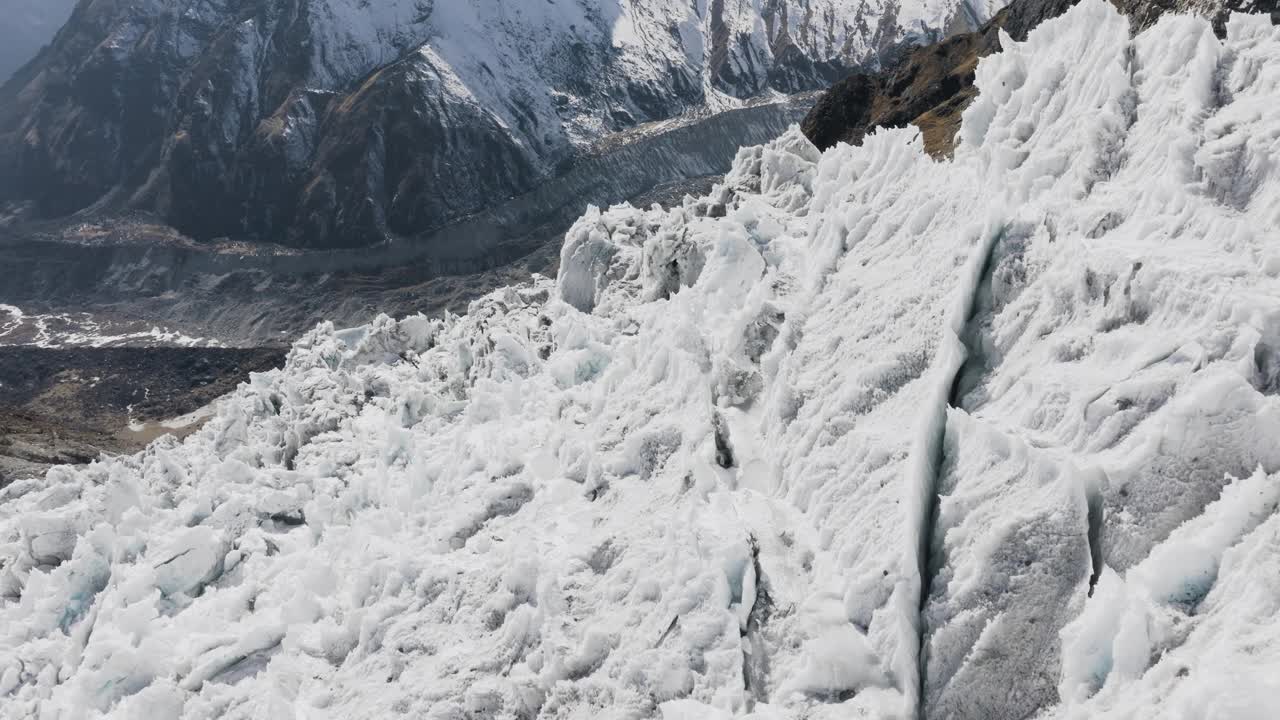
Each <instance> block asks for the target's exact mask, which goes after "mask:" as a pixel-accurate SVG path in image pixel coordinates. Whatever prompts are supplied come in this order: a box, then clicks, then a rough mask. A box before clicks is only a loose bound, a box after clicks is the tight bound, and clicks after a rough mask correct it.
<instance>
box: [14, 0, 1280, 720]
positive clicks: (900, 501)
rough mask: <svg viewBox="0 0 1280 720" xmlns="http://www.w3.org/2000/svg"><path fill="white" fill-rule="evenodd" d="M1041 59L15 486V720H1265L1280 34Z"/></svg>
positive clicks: (306, 345)
mask: <svg viewBox="0 0 1280 720" xmlns="http://www.w3.org/2000/svg"><path fill="white" fill-rule="evenodd" d="M1003 45H1004V46H1005V47H1006V48H1007V50H1006V51H1005V52H1003V53H1002V54H1000V55H996V56H992V57H989V58H987V59H984V60H983V61H982V63H981V65H980V66H979V69H978V80H977V82H978V86H979V88H980V90H981V95H980V96H979V98H978V100H977V101H976V102H975V103H974V104H973V105H972V106H971V107H970V108H969V109H968V111H967V112H966V114H965V116H964V123H963V129H962V131H961V132H962V137H961V142H960V145H959V148H958V150H957V152H956V156H955V159H954V160H953V161H947V162H938V161H935V160H933V159H931V158H930V157H928V156H927V155H926V154H925V153H924V151H923V148H922V143H921V139H920V136H919V134H918V132H917V131H916V130H914V129H903V130H893V131H882V132H879V133H877V134H874V135H872V136H871V137H869V138H868V139H867V141H866V143H865V145H864V146H862V147H858V148H853V147H848V146H839V147H837V148H835V149H832V150H830V151H828V152H827V153H825V154H819V153H818V152H817V151H816V150H815V149H814V148H813V147H812V146H811V145H810V144H809V143H808V141H806V140H805V139H804V138H803V137H802V136H801V135H800V134H799V133H798V132H797V131H791V132H788V133H787V134H786V135H784V136H783V137H782V138H780V139H778V140H777V141H775V142H773V143H771V144H769V145H766V146H763V147H755V148H749V149H744V150H742V151H741V152H740V153H739V154H738V158H737V160H736V162H735V165H734V169H733V171H732V172H731V173H730V174H729V175H728V176H727V177H726V179H725V182H724V184H723V185H722V186H720V187H719V188H717V190H716V191H715V192H713V193H712V194H711V195H710V196H708V197H705V198H700V199H689V200H687V201H686V202H685V203H684V205H683V206H682V207H679V208H675V209H672V210H670V211H663V210H661V209H657V208H654V209H638V208H632V207H629V206H618V207H613V208H610V209H609V210H607V211H603V212H600V211H592V212H590V213H588V214H587V216H585V217H584V218H582V219H581V220H580V221H579V222H578V223H577V225H575V227H574V228H573V229H572V230H571V231H570V232H569V233H568V235H567V237H566V243H565V247H564V251H563V261H562V268H561V272H560V276H559V277H558V278H557V279H556V280H554V281H552V280H549V279H535V280H534V281H533V282H532V283H530V284H528V285H526V286H522V287H514V288H509V289H506V290H503V291H499V292H496V293H494V294H492V295H490V296H488V297H486V298H485V299H483V300H480V301H478V302H476V303H475V304H474V305H473V306H472V308H471V311H470V312H469V313H468V314H467V315H466V316H463V317H449V318H446V319H444V320H430V319H427V318H424V317H410V318H406V319H403V320H399V321H394V320H391V319H389V318H385V317H384V318H381V319H379V320H378V321H376V322H374V323H373V324H371V325H369V326H367V327H362V328H357V329H354V330H343V331H337V330H335V329H334V328H332V327H330V326H322V327H320V328H317V329H316V330H315V331H314V332H312V333H310V334H309V335H308V336H306V337H305V338H304V339H303V340H302V341H300V342H299V343H298V344H297V345H296V347H295V348H294V350H293V352H292V354H291V355H290V357H289V360H288V362H287V365H286V367H284V368H283V369H281V370H278V371H274V372H271V373H266V374H262V375H256V376H255V377H254V378H253V380H252V382H250V383H248V384H246V385H245V386H242V387H241V389H239V390H238V391H237V392H235V393H234V394H232V395H230V396H228V397H226V398H224V399H223V400H221V401H220V402H219V404H218V407H217V414H216V416H215V417H214V418H213V419H212V420H211V421H210V422H209V424H207V425H206V426H205V427H204V428H203V429H202V430H201V431H199V432H197V433H196V434H194V435H192V436H190V437H189V438H187V439H186V440H185V441H183V442H181V443H179V442H177V441H175V440H172V439H164V440H161V441H159V442H157V443H156V444H154V445H153V446H152V447H151V448H149V449H148V450H147V451H146V452H144V453H142V454H140V455H138V456H136V457H128V458H118V459H109V460H105V461H102V462H99V463H97V464H94V465H92V466H90V467H88V468H84V469H55V470H53V471H52V472H50V473H49V475H48V476H47V477H45V478H42V479H33V480H29V481H23V482H18V483H15V484H13V485H11V486H9V487H8V488H6V489H4V490H3V491H0V492H3V495H2V503H0V619H2V621H0V714H3V715H4V716H6V717H27V716H33V717H34V716H39V717H69V718H70V717H92V716H96V715H98V714H111V715H114V716H118V717H188V718H213V717H225V718H250V717H255V718H256V717H277V716H278V717H306V718H360V717H367V718H386V717H400V716H404V717H429V718H528V717H549V718H550V717H559V718H571V717H572V718H643V717H662V718H667V719H668V720H675V719H677V718H680V719H685V718H688V719H694V718H698V719H701V718H716V717H725V716H731V715H751V716H754V717H757V718H799V717H806V718H850V717H866V718H911V717H930V718H1025V717H1032V716H1035V717H1040V718H1055V719H1056V718H1077V717H1079V718H1083V717H1088V718H1126V719H1128V718H1166V717H1196V718H1233V719H1235V718H1264V717H1271V713H1272V703H1273V700H1274V698H1275V697H1276V693H1277V691H1280V679H1278V678H1280V673H1278V671H1277V668H1280V617H1278V616H1277V613H1278V612H1280V514H1278V513H1277V511H1276V510H1277V502H1278V501H1280V442H1278V440H1280V174H1278V172H1277V167H1276V158H1277V157H1280V116H1277V115H1276V113H1275V112H1274V108H1275V106H1276V102H1277V100H1280V30H1278V29H1277V28H1275V27H1273V26H1272V25H1271V24H1270V22H1269V20H1267V19H1263V18H1256V17H1246V16H1237V17H1236V18H1235V19H1233V21H1232V22H1231V24H1230V26H1229V31H1228V36H1227V38H1226V40H1222V41H1220V40H1219V39H1217V38H1215V36H1214V35H1213V33H1212V31H1211V29H1210V27H1209V25H1208V24H1207V23H1206V22H1205V21H1203V20H1200V19H1195V18H1190V17H1167V18H1165V19H1163V20H1161V21H1160V22H1159V23H1158V24H1157V25H1156V26H1155V27H1153V28H1151V29H1150V30H1148V31H1146V32H1144V33H1142V34H1141V35H1138V36H1137V37H1131V36H1130V34H1129V27H1128V23H1127V21H1126V20H1125V19H1124V18H1122V17H1121V16H1119V15H1118V14H1116V12H1115V11H1114V10H1112V9H1111V7H1110V6H1109V5H1107V4H1105V3H1104V2H1102V1H1101V0H1086V2H1084V3H1083V4H1081V5H1080V6H1078V7H1076V8H1075V9H1074V10H1072V11H1071V12H1069V13H1068V14H1067V15H1065V16H1064V17H1062V18H1060V19H1058V20H1055V21H1051V22H1049V23H1046V24H1045V25H1043V26H1042V27H1041V28H1039V29H1037V30H1036V31H1034V32H1033V33H1031V35H1030V37H1029V38H1028V40H1027V42H1025V43H1013V42H1012V41H1010V40H1009V39H1008V38H1005V40H1004V43H1003Z"/></svg>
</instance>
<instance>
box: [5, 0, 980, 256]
mask: <svg viewBox="0 0 1280 720" xmlns="http://www.w3.org/2000/svg"><path fill="white" fill-rule="evenodd" d="M991 9H992V8H991V6H990V5H989V4H982V3H977V4H974V3H964V4H963V6H962V7H961V6H960V4H957V3H956V2H941V3H939V2H927V3H926V2H917V1H916V0H909V1H908V2H900V0H882V1H879V2H874V3H869V2H857V3H855V2H853V0H811V1H806V2H799V1H798V0H770V1H769V2H765V3H762V4H739V3H728V2H725V0H698V1H697V2H693V3H690V2H685V1H684V0H680V1H679V2H677V1H676V0H657V1H646V2H639V1H638V0H626V1H623V2H602V1H601V0H559V1H558V2H554V3H538V4H530V3H518V2H511V1H510V0H483V1H481V2H473V3H466V4H462V3H438V2H434V0H386V1H384V2H378V3H374V4H371V3H369V2H367V1H365V0H283V1H282V2H273V3H264V2H252V1H250V0H203V1H202V2H198V3H195V4H194V5H190V6H184V7H176V6H173V5H172V4H170V3H165V2H160V1H159V0H145V1H143V2H126V1H125V0H98V1H96V2H82V3H81V4H80V6H79V7H78V8H77V9H76V11H75V13H74V15H73V16H72V18H71V20H70V22H69V23H68V25H67V27H66V29H65V30H64V31H63V32H62V33H61V34H60V35H59V36H58V38H57V41H56V42H55V43H54V45H53V47H52V48H50V50H49V51H48V52H46V53H45V54H43V55H42V56H41V57H40V58H39V59H38V60H37V61H36V62H35V63H33V64H32V65H31V66H30V67H28V68H27V69H26V70H25V71H24V72H23V73H22V74H21V75H20V76H18V77H15V78H14V79H13V80H12V81H10V82H9V83H8V84H6V85H5V86H4V88H3V89H2V90H0V107H3V109H0V161H3V162H2V164H0V167H4V168H5V170H3V171H0V199H4V200H7V201H8V205H9V206H10V211H9V212H10V214H13V212H14V210H15V209H17V210H19V211H20V212H21V213H22V214H24V215H25V216H27V217H46V218H47V217H57V216H63V215H67V214H69V213H74V212H77V211H81V210H84V209H86V208H93V209H107V210H117V209H141V210H148V211H154V212H156V213H158V214H159V215H160V216H161V217H163V218H164V219H165V220H166V221H168V222H170V223H172V224H173V225H175V226H176V227H177V228H178V229H179V230H180V231H182V232H184V233H186V234H188V235H190V236H192V237H195V238H197V239H202V240H203V239H212V238H217V237H224V236H228V237H237V238H245V237H248V238H253V237H257V238H260V239H268V240H271V241H275V242H285V243H288V244H291V245H295V246H303V247H337V246H360V245H368V244H372V243H376V242H379V241H381V240H383V239H385V238H387V237H390V236H413V235H417V234H421V233H424V232H426V231H428V230H431V229H432V228H437V227H440V226H443V225H446V224H448V223H450V222H452V221H454V220H456V219H458V218H460V217H464V216H466V215H468V214H471V213H474V212H476V211H478V210H481V209H483V208H485V207H487V206H489V205H490V204H492V203H493V202H494V201H495V200H501V199H503V198H506V197H510V196H512V195H515V194H518V193H521V192H524V191H527V190H529V189H530V188H532V187H533V186H534V185H535V184H536V183H538V182H539V181H540V180H543V179H545V178H548V177H553V176H555V175H558V174H559V173H560V172H562V171H563V170H564V169H566V168H567V167H568V166H570V165H572V163H573V162H575V160H576V159H577V158H579V157H580V156H581V154H582V152H583V150H584V149H585V148H587V147H589V146H590V144H591V143H592V142H593V141H595V140H596V139H598V138H599V137H601V136H603V135H606V134H608V133H610V132H614V131H617V130H621V129H625V128H628V127H631V126H634V125H636V124H639V123H642V122H646V121H652V120H660V119H665V118H669V117H673V116H676V115H680V114H683V113H688V112H698V111H701V110H710V111H715V110H722V109H725V108H729V107H734V106H736V105H740V104H741V103H742V102H743V101H744V100H746V99H749V98H753V97H756V96H760V95H767V94H770V93H774V92H786V93H791V92H796V91H800V90H807V89H815V88H819V87H824V86H826V85H827V84H829V83H830V82H832V81H833V80H835V79H836V78H838V77H840V76H841V75H842V74H844V73H845V72H847V70H848V68H850V67H855V66H863V65H866V66H871V67H874V66H877V65H878V63H879V58H880V57H881V56H882V54H884V53H885V52H887V51H889V50H891V49H892V48H895V47H898V46H900V45H902V44H904V43H906V44H909V43H914V42H920V41H923V40H927V39H929V38H930V37H932V36H933V35H936V34H939V33H942V32H944V31H945V30H946V29H947V28H950V27H953V26H955V25H956V23H957V22H960V23H961V24H963V23H965V22H969V20H966V19H965V18H979V19H985V15H986V14H988V13H989V12H990V11H991Z"/></svg>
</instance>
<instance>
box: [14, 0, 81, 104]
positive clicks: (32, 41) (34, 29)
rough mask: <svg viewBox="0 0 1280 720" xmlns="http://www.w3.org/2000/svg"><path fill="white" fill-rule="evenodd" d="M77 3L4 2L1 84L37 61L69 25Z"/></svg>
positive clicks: (71, 0)
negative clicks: (61, 28)
mask: <svg viewBox="0 0 1280 720" xmlns="http://www.w3.org/2000/svg"><path fill="white" fill-rule="evenodd" d="M73 7H75V0H3V1H2V2H0V14H3V15H4V18H5V21H4V23H3V24H0V83H2V82H4V81H5V80H8V79H9V77H10V76H12V75H13V74H14V73H15V71H17V70H18V69H19V68H21V67H22V66H23V65H25V64H26V63H28V62H30V61H31V60H33V59H35V57H36V54H37V53H38V52H40V49H41V48H43V47H44V46H45V45H46V44H48V43H49V41H50V40H53V36H54V35H55V34H56V33H57V32H58V28H60V27H62V24H63V23H64V22H66V20H67V17H69V16H70V15H71V9H72V8H73Z"/></svg>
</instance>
